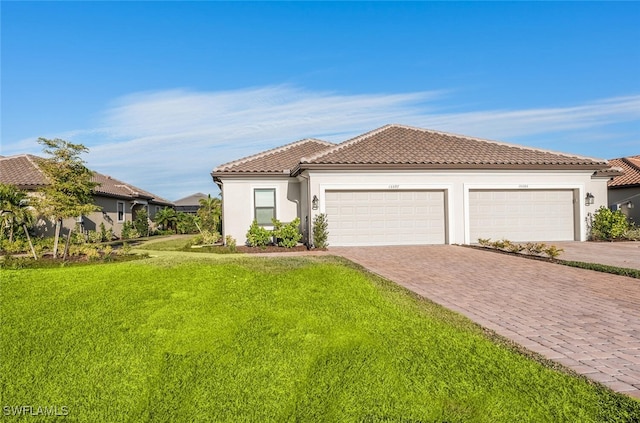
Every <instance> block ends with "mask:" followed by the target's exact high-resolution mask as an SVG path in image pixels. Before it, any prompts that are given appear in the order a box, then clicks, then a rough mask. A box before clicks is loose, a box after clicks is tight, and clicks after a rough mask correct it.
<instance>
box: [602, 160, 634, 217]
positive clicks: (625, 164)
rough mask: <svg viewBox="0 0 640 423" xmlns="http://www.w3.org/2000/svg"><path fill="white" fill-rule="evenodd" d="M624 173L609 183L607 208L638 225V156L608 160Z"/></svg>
mask: <svg viewBox="0 0 640 423" xmlns="http://www.w3.org/2000/svg"><path fill="white" fill-rule="evenodd" d="M609 164H610V165H611V166H616V167H619V168H621V169H622V171H623V172H624V173H623V174H622V175H618V176H616V177H614V178H612V179H611V180H610V181H609V184H608V187H609V207H610V208H612V209H614V210H620V211H622V213H624V214H625V215H626V216H627V217H628V218H629V220H631V221H632V222H633V223H635V224H636V225H640V156H631V157H623V158H621V159H613V160H609Z"/></svg>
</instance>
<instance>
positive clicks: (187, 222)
mask: <svg viewBox="0 0 640 423" xmlns="http://www.w3.org/2000/svg"><path fill="white" fill-rule="evenodd" d="M199 221H200V218H199V217H198V216H196V215H193V214H189V213H184V212H178V213H176V231H177V232H178V233H181V234H192V233H196V232H198V222H199ZM204 230H208V229H204ZM209 232H216V231H209Z"/></svg>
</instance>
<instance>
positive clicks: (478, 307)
mask: <svg viewBox="0 0 640 423" xmlns="http://www.w3.org/2000/svg"><path fill="white" fill-rule="evenodd" d="M331 253H333V254H336V255H341V256H343V257H345V258H347V259H349V260H352V261H354V262H356V263H358V264H360V265H362V266H364V267H365V268H367V269H369V270H370V271H372V272H374V273H377V274H379V275H381V276H383V277H385V278H387V279H390V280H392V281H394V282H396V283H398V284H400V285H402V286H404V287H406V288H408V289H410V290H412V291H414V292H416V293H418V294H420V295H422V296H424V297H426V298H429V299H430V300H432V301H434V302H436V303H438V304H441V305H442V306H444V307H446V308H448V309H451V310H454V311H457V312H459V313H461V314H463V315H465V316H467V317H468V318H470V319H471V320H473V321H475V322H476V323H479V324H480V325H482V326H484V327H486V328H488V329H491V330H493V331H495V332H497V333H498V334H500V335H502V336H504V337H506V338H509V339H511V340H513V341H515V342H517V343H519V344H521V345H523V346H524V347H526V348H528V349H529V350H531V351H535V352H537V353H539V354H541V355H543V356H545V357H547V358H549V359H551V360H554V361H556V362H558V363H561V364H563V365H565V366H566V367H568V368H570V369H572V370H574V371H576V372H577V373H580V374H583V375H585V376H587V377H589V378H591V379H592V380H595V381H598V382H601V383H603V384H604V385H606V386H608V387H610V388H611V389H613V390H615V391H618V392H622V393H625V394H628V395H630V396H632V397H636V398H640V280H638V279H633V278H629V277H623V276H616V275H610V274H606V273H600V272H595V271H590V270H583V269H576V268H572V267H568V266H562V265H558V264H553V263H547V262H541V261H537V260H529V259H526V258H520V257H513V256H509V255H504V254H499V253H495V252H490V251H481V250H477V249H472V248H466V247H461V246H450V245H437V246H402V247H400V246H399V247H332V248H331Z"/></svg>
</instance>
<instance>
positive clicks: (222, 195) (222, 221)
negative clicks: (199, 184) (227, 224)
mask: <svg viewBox="0 0 640 423" xmlns="http://www.w3.org/2000/svg"><path fill="white" fill-rule="evenodd" d="M211 177H212V178H213V182H214V183H215V184H216V185H217V186H218V189H219V190H220V223H221V224H220V232H222V233H221V234H220V235H221V236H222V245H227V237H226V235H225V233H224V192H223V191H222V181H221V180H220V179H218V180H216V178H215V177H214V176H213V174H212V175H211Z"/></svg>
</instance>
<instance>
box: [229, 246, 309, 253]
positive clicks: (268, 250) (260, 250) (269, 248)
mask: <svg viewBox="0 0 640 423" xmlns="http://www.w3.org/2000/svg"><path fill="white" fill-rule="evenodd" d="M236 249H237V251H238V252H239V253H247V254H252V253H292V252H294V251H308V249H307V247H306V246H305V245H297V246H295V247H293V248H285V247H278V246H277V245H268V246H266V247H247V246H246V245H241V246H238V247H236Z"/></svg>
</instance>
